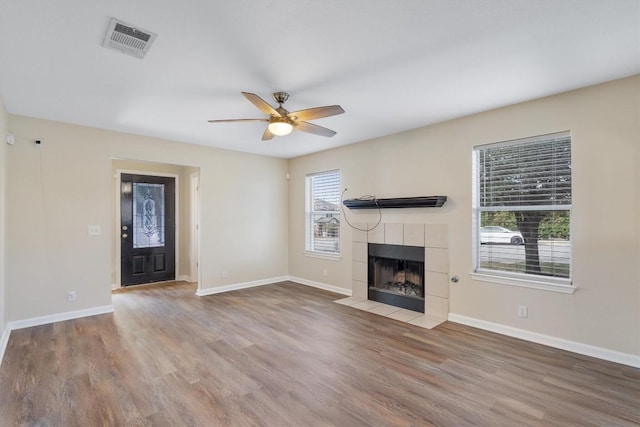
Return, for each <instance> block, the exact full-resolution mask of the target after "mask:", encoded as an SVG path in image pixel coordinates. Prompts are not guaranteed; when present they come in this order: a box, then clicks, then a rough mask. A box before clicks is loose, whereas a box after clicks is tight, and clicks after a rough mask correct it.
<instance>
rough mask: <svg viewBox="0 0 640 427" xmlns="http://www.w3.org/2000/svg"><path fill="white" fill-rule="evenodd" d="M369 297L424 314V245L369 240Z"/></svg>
mask: <svg viewBox="0 0 640 427" xmlns="http://www.w3.org/2000/svg"><path fill="white" fill-rule="evenodd" d="M368 283H369V291H368V297H369V299H370V300H374V301H378V302H382V303H385V304H390V305H395V306H397V307H402V308H406V309H409V310H413V311H418V312H421V313H424V248H422V247H415V246H399V245H380V244H375V243H369V274H368Z"/></svg>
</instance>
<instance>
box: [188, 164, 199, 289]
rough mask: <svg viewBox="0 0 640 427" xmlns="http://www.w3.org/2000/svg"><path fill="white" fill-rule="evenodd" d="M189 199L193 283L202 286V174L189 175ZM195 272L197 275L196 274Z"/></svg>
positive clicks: (190, 255)
mask: <svg viewBox="0 0 640 427" xmlns="http://www.w3.org/2000/svg"><path fill="white" fill-rule="evenodd" d="M189 186H190V187H189V197H190V200H189V202H190V204H191V221H190V231H191V241H190V249H189V257H190V259H189V260H190V262H191V269H190V276H191V281H192V282H193V281H196V282H198V286H200V283H202V282H201V281H200V172H199V171H198V172H193V173H192V174H190V175H189ZM194 272H195V273H194Z"/></svg>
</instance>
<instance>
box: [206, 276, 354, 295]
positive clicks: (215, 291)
mask: <svg viewBox="0 0 640 427" xmlns="http://www.w3.org/2000/svg"><path fill="white" fill-rule="evenodd" d="M284 281H291V282H296V283H298V284H300V285H305V286H311V287H314V288H318V289H324V290H325V291H329V292H335V293H337V294H341V295H347V296H351V294H352V292H351V289H345V288H340V287H338V286H333V285H327V284H326V283H320V282H314V281H311V280H307V279H302V278H300V277H293V276H282V277H274V278H271V279H263V280H255V281H253V282H244V283H234V284H233V285H226V286H218V287H215V288H207V289H198V290H197V291H196V295H198V296H199V297H203V296H206V295H213V294H220V293H223V292H230V291H237V290H239V289H246V288H253V287H256V286H264V285H271V284H273V283H279V282H284Z"/></svg>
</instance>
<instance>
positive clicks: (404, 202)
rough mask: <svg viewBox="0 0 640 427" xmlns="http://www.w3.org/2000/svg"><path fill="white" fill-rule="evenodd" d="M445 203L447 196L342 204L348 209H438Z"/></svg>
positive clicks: (351, 200)
mask: <svg viewBox="0 0 640 427" xmlns="http://www.w3.org/2000/svg"><path fill="white" fill-rule="evenodd" d="M446 201H447V196H425V197H394V198H391V199H347V200H343V201H342V204H343V205H345V206H346V207H348V208H349V209H378V208H380V209H385V208H386V209H389V208H439V207H442V205H444V202H446Z"/></svg>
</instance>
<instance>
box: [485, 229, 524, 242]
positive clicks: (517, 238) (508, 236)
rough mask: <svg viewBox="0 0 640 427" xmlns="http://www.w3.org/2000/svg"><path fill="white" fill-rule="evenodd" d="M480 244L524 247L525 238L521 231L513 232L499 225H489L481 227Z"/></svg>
mask: <svg viewBox="0 0 640 427" xmlns="http://www.w3.org/2000/svg"><path fill="white" fill-rule="evenodd" d="M480 243H506V244H510V245H522V244H524V238H523V237H522V234H520V232H519V231H511V230H509V229H508V228H504V227H499V226H497V225H487V226H485V227H480Z"/></svg>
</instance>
